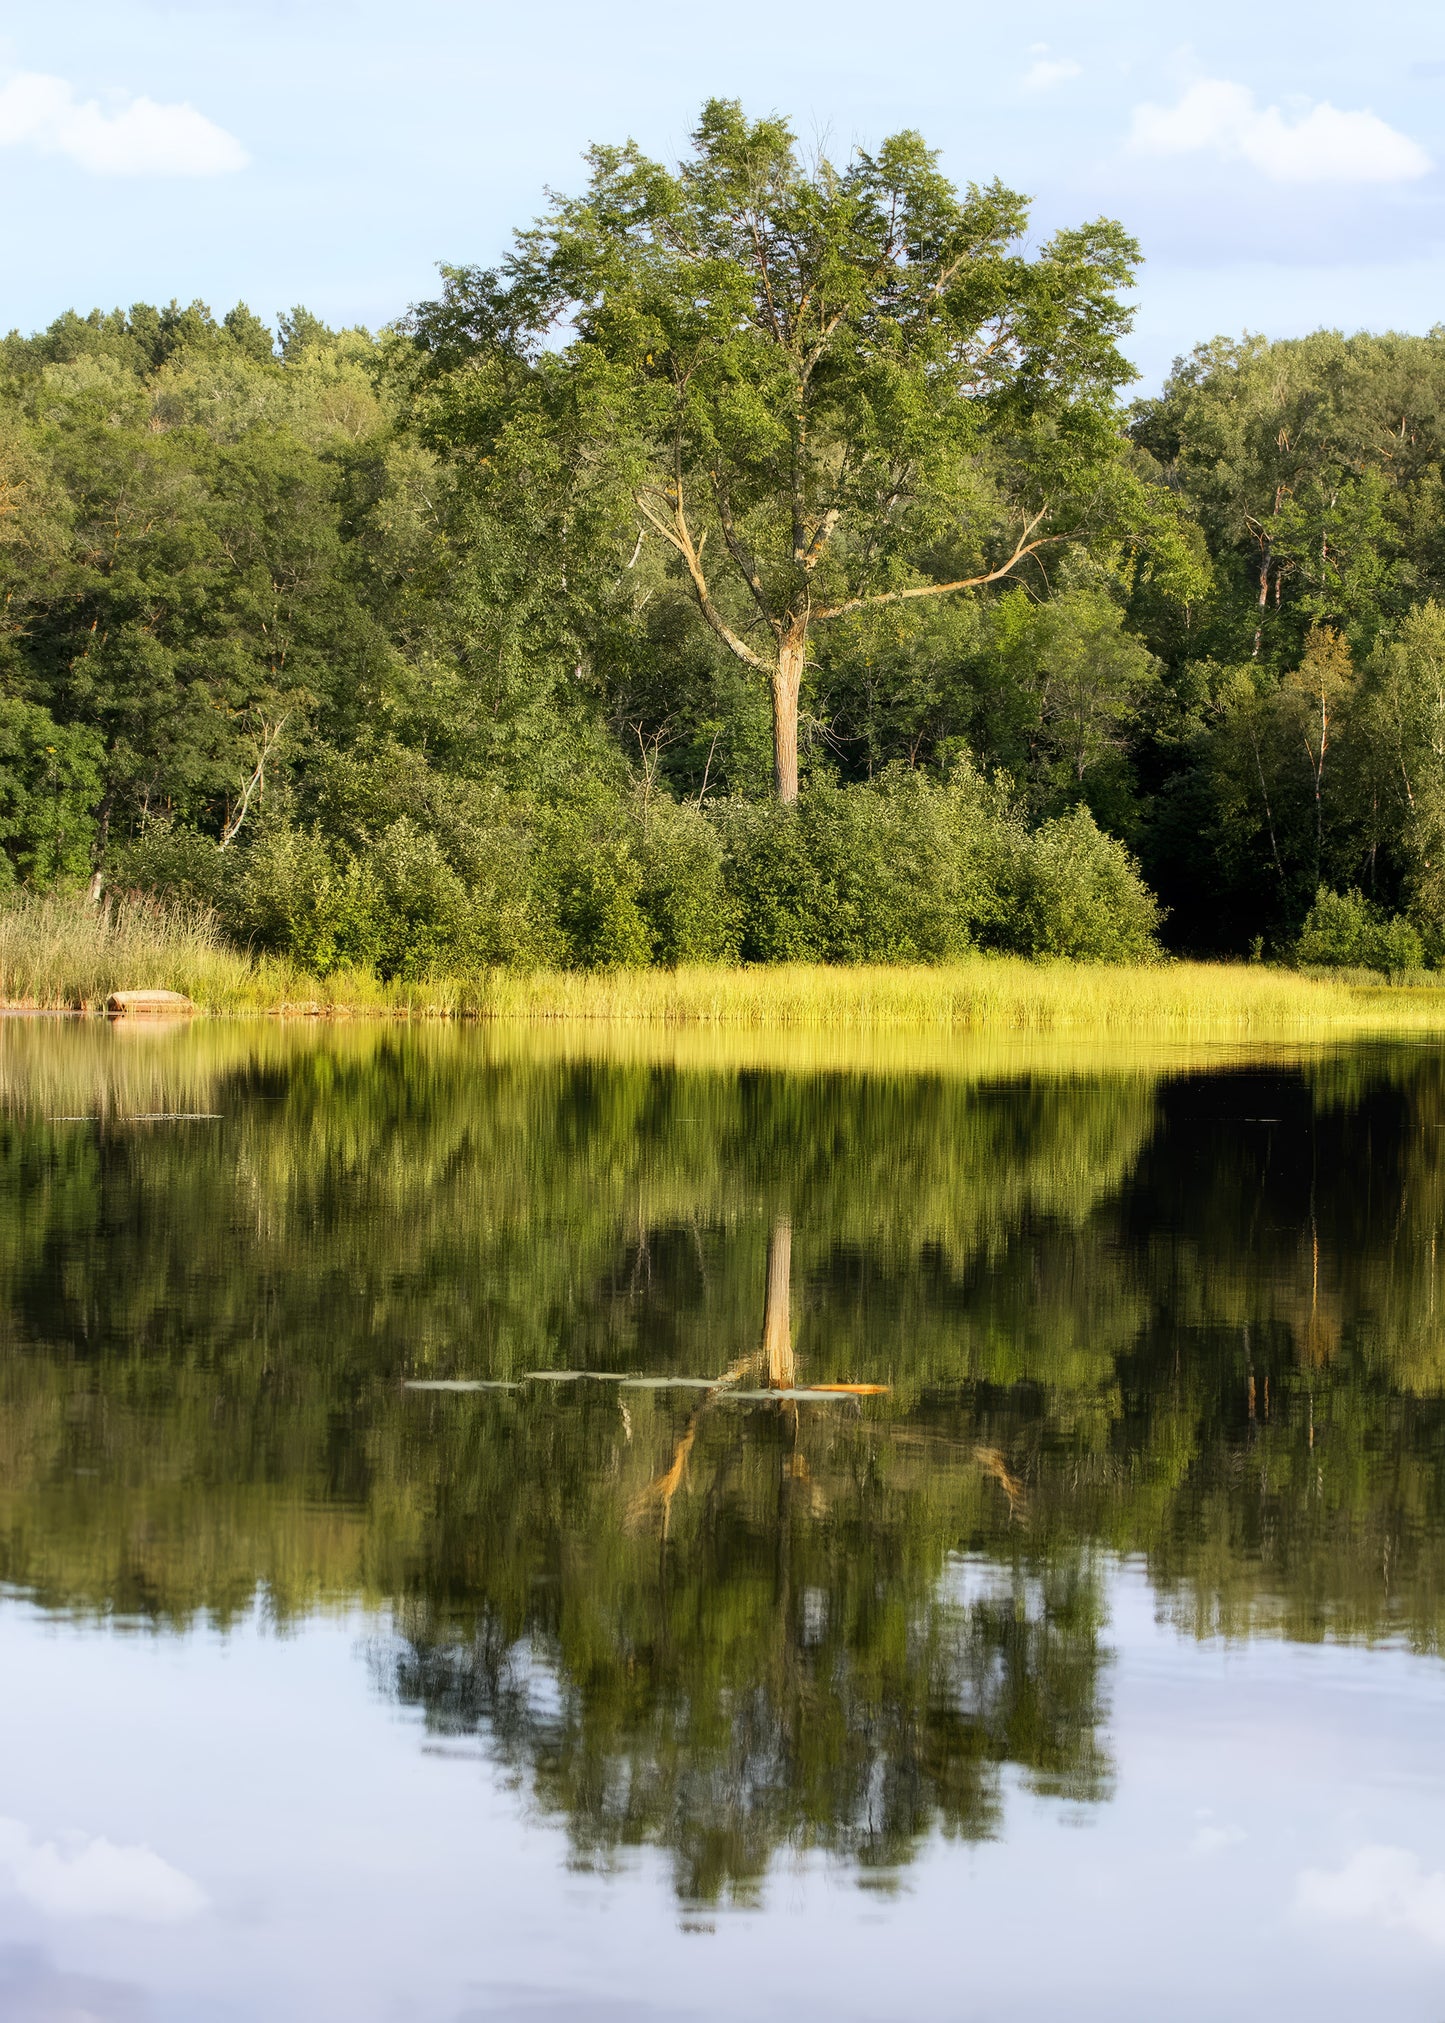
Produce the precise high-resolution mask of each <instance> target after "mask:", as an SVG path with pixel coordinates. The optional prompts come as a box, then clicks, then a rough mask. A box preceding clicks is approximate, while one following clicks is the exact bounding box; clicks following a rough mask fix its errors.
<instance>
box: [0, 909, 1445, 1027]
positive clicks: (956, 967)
mask: <svg viewBox="0 0 1445 2023" xmlns="http://www.w3.org/2000/svg"><path fill="white" fill-rule="evenodd" d="M155 988H160V989H170V990H178V991H182V992H184V993H185V995H186V996H187V997H189V998H191V999H192V1000H193V1001H194V1002H195V1003H196V1004H197V1005H198V1006H199V1007H200V1008H201V1009H202V1010H204V1011H208V1012H218V1013H239V1012H273V1013H281V1014H293V1015H295V1014H305V1013H311V1014H316V1015H336V1016H340V1015H346V1014H354V1015H360V1016H368V1015H370V1016H382V1017H386V1016H390V1017H398V1016H400V1017H410V1018H425V1017H433V1018H436V1017H441V1018H468V1017H475V1018H482V1019H489V1020H499V1021H500V1020H506V1021H529V1022H535V1021H552V1020H566V1021H576V1022H585V1023H590V1024H593V1025H599V1026H601V1025H605V1026H609V1027H614V1028H617V1027H643V1026H646V1027H652V1028H658V1027H676V1028H684V1027H686V1028H712V1029H716V1030H719V1031H721V1030H732V1031H746V1030H762V1029H771V1030H788V1029H796V1030H798V1031H810V1032H818V1033H825V1032H831V1033H835V1034H841V1033H845V1032H847V1033H867V1034H883V1033H889V1032H898V1033H923V1032H931V1033H933V1034H935V1035H939V1036H943V1035H948V1034H958V1033H960V1032H968V1031H979V1032H1016V1033H1036V1034H1041V1035H1044V1034H1069V1033H1076V1034H1089V1033H1101V1034H1104V1033H1107V1034H1110V1035H1113V1036H1117V1037H1119V1038H1125V1039H1127V1038H1129V1037H1131V1036H1133V1035H1136V1034H1142V1033H1148V1034H1152V1035H1154V1036H1155V1037H1158V1038H1166V1037H1167V1038H1171V1039H1172V1038H1217V1039H1221V1040H1226V1041H1228V1040H1232V1039H1239V1038H1251V1039H1262V1038H1266V1037H1269V1036H1271V1035H1274V1036H1278V1037H1280V1038H1287V1039H1288V1038H1309V1037H1311V1036H1316V1037H1322V1038H1323V1037H1330V1036H1342V1035H1344V1034H1346V1033H1348V1032H1362V1031H1378V1032H1409V1031H1417V1032H1445V990H1442V989H1440V988H1438V987H1428V986H1425V985H1423V984H1421V985H1416V986H1413V987H1411V986H1404V987H1402V986H1399V985H1389V984H1384V983H1381V982H1379V981H1378V980H1376V981H1373V982H1366V981H1363V980H1361V979H1359V978H1355V977H1346V976H1340V975H1326V976H1321V975H1306V974H1303V973H1301V972H1299V971H1295V970H1283V969H1271V968H1266V967H1263V966H1260V965H1249V966H1246V965H1244V964H1227V963H1185V962H1179V963H1155V964H1148V965H1141V966H1138V967H1125V966H1121V965H1111V964H1104V963H1067V962H1032V961H1025V960H1021V959H1018V958H1013V957H1004V956H974V957H970V958H968V959H966V960H963V961H959V962H953V963H946V964H938V965H936V966H928V965H922V964H918V965H909V966H904V965H900V966H897V967H882V966H861V965H860V966H857V967H845V966H842V965H839V966H823V965H814V964H777V965H770V966H766V967H763V966H759V967H755V968H747V969H744V968H737V967H705V966H698V967H684V968H679V969H675V970H667V969H638V970H619V971H612V972H605V973H604V972H595V971H566V972H542V973H523V972H519V971H504V970H493V971H489V972H486V973H484V974H479V975H475V976H470V977H468V976H437V977H432V978H424V979H420V980H403V979H393V980H391V981H386V980H383V979H381V978H378V977H377V976H376V975H375V974H373V973H372V972H371V971H369V970H364V969H354V970H338V971H335V972H333V973H332V974H330V975H328V976H326V977H324V978H323V977H316V976H312V975H308V974H307V973H306V972H305V971H304V970H303V969H301V968H300V967H299V966H298V965H297V964H295V963H293V962H291V961H289V960H288V959H287V958H285V957H282V956H273V955H263V956H254V955H250V954H248V953H246V952H245V951H244V950H241V949H238V948H236V947H234V946H233V945H232V944H231V943H229V942H228V941H227V940H226V938H225V936H224V934H223V933H222V932H221V929H220V927H219V926H218V924H217V923H216V922H215V921H214V920H213V919H211V918H210V917H209V916H207V915H205V914H198V913H195V912H187V911H185V910H182V909H179V908H175V907H168V906H167V905H166V904H164V903H163V902H159V901H155V900H145V899H121V900H117V901H113V902H111V903H109V904H107V905H104V906H101V907H93V906H90V905H89V904H87V903H86V902H85V901H84V900H83V899H80V898H77V897H76V896H74V895H60V894H39V895H23V896H22V897H20V898H19V899H16V900H12V901H10V902H9V903H8V904H6V905H5V906H3V907H0V1004H4V1005H5V1006H7V1007H10V1008H30V1009H35V1010H73V1011H98V1010H99V1009H100V1008H101V1007H102V1006H103V1004H104V1002H105V999H106V998H107V997H108V996H109V995H110V993H111V992H112V991H116V990H126V989H131V990H138V989H155Z"/></svg>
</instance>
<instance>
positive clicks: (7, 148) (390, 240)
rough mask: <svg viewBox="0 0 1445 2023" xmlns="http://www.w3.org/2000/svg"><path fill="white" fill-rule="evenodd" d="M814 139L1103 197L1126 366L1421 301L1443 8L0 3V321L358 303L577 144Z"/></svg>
mask: <svg viewBox="0 0 1445 2023" xmlns="http://www.w3.org/2000/svg"><path fill="white" fill-rule="evenodd" d="M713 94H722V95H726V96H730V97H737V98H740V99H742V101H743V103H744V104H745V106H746V107H747V108H748V110H749V111H751V112H754V113H761V112H772V111H780V112H784V113H786V114H788V115H789V116H790V117H791V118H792V119H793V121H794V124H795V126H796V128H797V130H798V132H799V133H800V135H801V136H803V137H804V138H806V139H809V140H812V139H815V138H817V137H819V136H824V137H826V139H827V141H828V144H829V146H830V148H831V149H832V150H833V151H834V152H835V153H842V152H846V150H847V149H848V148H849V147H850V146H851V145H852V144H853V143H855V142H861V143H862V144H864V145H869V144H872V143H874V142H876V141H877V140H878V139H880V138H881V137H882V136H883V135H884V134H885V133H888V132H890V131H893V130H895V129H896V128H898V127H901V126H916V127H918V128H920V129H921V130H922V131H923V133H924V134H925V135H926V136H927V138H928V139H929V140H930V141H931V142H932V143H933V144H934V145H935V146H937V147H938V148H939V149H940V150H941V151H942V155H943V161H944V165H945V167H946V168H947V170H948V171H949V172H950V173H951V174H952V175H953V176H954V177H955V178H956V179H958V180H960V181H964V180H968V179H971V178H977V179H980V180H982V179H987V178H988V177H990V176H993V175H1000V176H1002V177H1003V178H1004V179H1005V180H1006V181H1008V182H1010V183H1012V184H1014V185H1015V186H1016V187H1018V188H1021V189H1023V190H1026V191H1028V192H1029V193H1030V194H1031V195H1032V196H1033V197H1034V198H1035V200H1036V202H1035V212H1034V217H1035V223H1036V229H1037V231H1038V233H1039V234H1040V235H1042V234H1043V233H1045V232H1046V231H1047V230H1048V229H1049V228H1051V227H1052V226H1053V225H1056V224H1060V223H1069V222H1075V221H1078V220H1080V219H1082V218H1085V217H1090V216H1095V215H1097V214H1098V213H1100V212H1101V211H1102V212H1107V213H1110V214H1112V215H1114V216H1117V217H1119V218H1121V219H1122V220H1123V221H1124V222H1125V224H1126V225H1127V226H1128V227H1129V228H1130V229H1131V230H1132V231H1133V232H1134V233H1135V234H1136V236H1137V237H1138V238H1139V239H1140V240H1141V242H1142V244H1143V247H1144V251H1145V254H1146V256H1147V265H1146V267H1145V269H1144V271H1143V275H1142V278H1141V285H1140V289H1139V297H1138V315H1137V325H1136V333H1135V337H1134V340H1133V344H1132V350H1133V353H1134V356H1135V357H1136V359H1137V361H1138V363H1139V365H1140V367H1141V370H1142V371H1143V373H1144V376H1145V384H1146V385H1147V384H1151V383H1154V382H1157V380H1158V378H1159V377H1160V376H1161V375H1162V374H1163V373H1164V372H1165V371H1167V369H1168V366H1169V363H1170V360H1171V359H1172V358H1173V357H1174V356H1175V355H1176V354H1178V353H1179V352H1181V351H1184V350H1186V349H1187V348H1188V347H1189V346H1190V345H1191V344H1193V343H1195V342H1196V341H1198V340H1200V339H1202V338H1205V337H1208V336H1210V335H1212V334H1214V333H1215V332H1216V331H1226V332H1238V331H1240V330H1242V329H1245V328H1248V329H1254V330H1262V331H1265V332H1267V333H1268V334H1270V335H1288V334H1291V333H1293V332H1298V331H1302V330H1308V329H1312V328H1315V327H1316V326H1318V325H1320V324H1337V325H1342V326H1344V327H1345V328H1349V329H1355V328H1361V327H1367V328H1386V327H1393V328H1399V329H1412V330H1424V329H1428V328H1429V327H1430V325H1431V324H1432V323H1434V322H1436V321H1445V287H1442V281H1445V265H1442V252H1445V10H1441V9H1440V8H1438V7H1432V6H1426V5H1424V4H1418V0H1385V4H1383V5H1377V6H1376V7H1374V8H1360V7H1355V6H1352V7H1350V8H1345V7H1343V6H1339V5H1331V4H1326V5H1315V4H1312V5H1309V6H1306V5H1304V4H1302V0H1284V4H1279V0H1276V4H1275V5H1274V6H1273V7H1266V6H1263V5H1260V4H1258V0H1253V4H1245V0H1222V4H1216V5H1214V6H1213V7H1211V8H1210V9H1209V10H1208V12H1207V14H1206V13H1205V12H1204V11H1203V10H1199V11H1196V10H1192V9H1191V10H1184V9H1179V8H1171V7H1168V6H1160V5H1157V4H1156V5H1146V4H1143V0H1092V4H1089V5H1087V6H1085V5H1077V4H1063V0H1052V4H1050V0H1044V4H1040V5H1036V6H1034V7H1032V8H1030V9H1027V10H1023V11H1019V12H1015V11H1012V10H1004V9H1000V8H998V7H997V6H991V7H988V8H984V7H981V6H977V5H974V4H970V0H962V4H959V0H954V4H940V0H913V4H905V5H903V6H894V7H892V8H887V7H880V6H878V5H877V4H876V0H874V4H869V5H863V4H859V0H834V4H832V5H830V6H829V7H828V8H827V9H813V8H809V9H783V8H781V7H779V6H778V5H777V0H730V4H729V6H728V7H727V8H726V9H725V10H720V9H682V8H666V7H661V6H658V5H656V4H652V5H647V6H644V5H641V4H638V0H613V4H611V5H605V4H595V0H594V4H591V5H579V4H577V0H551V4H549V5H547V6H545V7H543V6H535V5H534V6H528V5H525V4H511V5H508V6H505V7H503V6H498V5H494V4H492V0H470V4H464V0H409V4H407V5H404V6H402V5H397V4H395V0H390V4H386V5H382V4H380V0H346V4H341V0H230V4H222V0H216V4H211V0H188V4H173V5H159V4H151V0H47V4H46V5H44V6H40V5H38V4H29V5H26V6H18V5H15V4H13V0H0V176H3V178H4V183H3V188H4V192H5V202H4V203H3V205H0V326H3V327H7V328H8V327H12V326H19V327H20V328H22V329H30V328H34V327H36V326H38V325H40V324H43V323H45V322H47V321H48V320H49V319H50V318H51V317H52V316H54V315H56V314H57V313H58V312H59V311H60V310H61V309H63V308H66V307H69V306H79V307H89V306H91V305H92V304H95V303H99V304H102V305H104V306H111V305H113V304H115V303H121V304H126V303H129V302H131V301H133V300H137V299H144V300H162V301H164V300H169V299H170V297H171V296H173V295H174V296H178V297H179V298H181V299H182V300H188V299H190V298H191V297H193V296H201V297H203V298H204V299H205V300H207V301H209V302H210V303H211V304H212V306H213V307H214V308H216V309H217V310H221V309H224V308H226V307H228V306H229V305H230V303H232V302H233V301H235V300H236V299H237V298H238V297H241V298H244V299H245V300H247V301H248V302H249V303H250V304H251V306H252V307H253V308H254V309H257V310H259V311H260V312H261V313H262V314H264V315H266V316H267V317H268V318H271V317H274V315H275V312H276V311H277V310H278V309H280V308H284V307H289V306H290V305H292V304H293V303H296V302H305V303H306V304H307V305H308V306H309V307H310V308H312V309H313V310H314V311H315V312H316V313H317V314H319V315H321V316H323V317H325V318H326V319H327V320H328V321H332V322H358V321H359V322H365V323H367V324H371V325H376V324H379V323H382V322H384V321H386V320H387V319H389V318H390V317H392V316H394V315H396V314H397V313H398V312H399V311H400V310H402V309H403V308H404V307H405V306H406V304H407V303H408V302H409V301H411V300H414V299H415V298H416V297H418V296H419V295H423V294H426V293H428V292H430V289H431V284H432V279H433V269H434V265H435V262H436V261H438V260H443V259H445V260H456V261H466V260H479V261H482V262H488V261H491V260H493V259H495V258H496V256H497V255H498V254H499V253H500V252H501V251H502V250H503V249H504V247H505V245H506V242H507V239H508V235H509V233H510V231H511V229H512V227H513V226H515V225H516V224H518V223H520V222H523V221H525V220H526V219H528V218H529V217H531V216H532V215H533V214H534V213H535V212H536V210H537V209H538V208H539V205H540V202H541V199H542V192H543V189H544V186H545V185H547V184H552V185H554V186H557V187H563V188H565V187H568V186H575V184H576V183H577V181H578V179H579V177H580V175H581V173H582V171H581V167H580V162H579V156H580V153H581V150H582V149H583V147H584V146H585V145H586V143H587V142H588V140H590V139H620V138H622V137H624V136H626V135H628V134H631V135H632V136H634V137H635V138H636V139H637V140H638V141H640V142H641V143H642V144H643V145H644V146H645V147H647V148H649V149H651V150H652V151H654V152H658V153H663V154H675V153H677V152H679V151H680V150H681V148H682V146H683V145H684V143H685V140H686V135H687V132H688V129H689V126H690V124H691V123H692V119H693V116H694V115H695V113H696V110H697V107H698V105H699V103H700V102H701V100H702V99H703V98H704V97H706V96H709V95H713Z"/></svg>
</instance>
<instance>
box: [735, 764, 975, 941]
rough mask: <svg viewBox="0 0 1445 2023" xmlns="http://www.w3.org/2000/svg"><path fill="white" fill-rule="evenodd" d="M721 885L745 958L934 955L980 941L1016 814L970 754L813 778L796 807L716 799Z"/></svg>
mask: <svg viewBox="0 0 1445 2023" xmlns="http://www.w3.org/2000/svg"><path fill="white" fill-rule="evenodd" d="M712 819H713V820H714V821H715V822H716V824H717V826H718V829H719V833H720V834H721V836H722V839H723V848H724V853H725V870H726V876H727V882H728V886H729V890H730V891H731V893H732V896H733V899H734V901H735V903H736V906H737V909H738V915H739V918H740V920H741V922H742V937H741V948H742V953H743V955H744V957H745V958H746V959H747V960H749V961H754V962H939V961H943V960H946V959H947V958H948V957H950V956H956V955H962V954H963V953H964V952H965V951H966V950H968V949H969V948H970V947H972V946H974V945H975V944H976V943H979V942H983V941H986V940H987V939H988V937H989V935H990V933H991V932H992V930H993V928H994V926H995V924H996V921H997V917H998V913H999V899H998V874H999V867H1000V865H1001V863H1003V862H1004V861H1005V860H1006V858H1007V855H1008V848H1007V842H1008V839H1009V838H1010V837H1011V835H1012V830H1013V818H1012V816H1011V814H1010V812H1009V809H1008V804H1007V801H1006V799H1005V797H1004V796H1003V795H1002V793H1001V792H1000V791H999V790H998V789H997V788H995V787H993V786H991V785H990V784H989V783H988V782H986V781H984V780H983V779H982V778H981V777H980V776H979V775H978V774H977V773H976V772H974V771H973V769H972V767H970V766H968V765H967V764H964V765H960V766H958V767H956V768H955V770H954V772H953V773H952V774H951V776H950V777H949V779H948V780H947V781H946V782H944V783H943V784H940V783H939V782H937V781H935V780H933V779H930V778H929V777H928V776H927V775H926V774H923V773H917V772H912V771H910V770H908V769H907V768H903V767H899V768H896V769H893V770H891V771H890V772H888V773H886V774H884V776H883V777H882V778H881V779H880V780H878V781H876V782H874V783H873V784H871V785H869V786H866V787H848V788H840V787H835V786H831V785H827V784H815V785H813V786H811V787H810V788H809V789H808V791H807V792H806V794H805V795H804V796H803V798H802V800H801V801H800V802H799V803H798V805H797V806H796V807H795V808H779V807H775V806H769V805H758V804H755V803H748V802H730V803H726V802H725V803H723V804H722V806H721V807H720V808H719V809H718V810H717V811H716V813H715V814H714V816H713V818H712Z"/></svg>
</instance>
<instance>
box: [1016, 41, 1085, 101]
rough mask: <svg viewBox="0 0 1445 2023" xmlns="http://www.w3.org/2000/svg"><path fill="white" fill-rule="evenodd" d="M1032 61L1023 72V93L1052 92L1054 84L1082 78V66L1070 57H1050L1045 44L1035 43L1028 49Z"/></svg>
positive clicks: (1047, 46)
mask: <svg viewBox="0 0 1445 2023" xmlns="http://www.w3.org/2000/svg"><path fill="white" fill-rule="evenodd" d="M1029 55H1030V56H1031V57H1032V58H1033V59H1034V60H1033V62H1032V63H1031V64H1030V65H1029V67H1028V69H1027V70H1026V71H1025V72H1024V76H1023V88H1024V90H1025V91H1052V90H1053V88H1054V86H1055V85H1056V84H1067V83H1068V81H1069V79H1070V78H1071V77H1082V76H1083V74H1084V68H1083V65H1082V64H1080V63H1075V61H1074V59H1073V57H1072V56H1050V55H1049V45H1048V43H1047V42H1035V43H1033V44H1032V45H1031V46H1030V48H1029Z"/></svg>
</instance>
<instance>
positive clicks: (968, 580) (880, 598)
mask: <svg viewBox="0 0 1445 2023" xmlns="http://www.w3.org/2000/svg"><path fill="white" fill-rule="evenodd" d="M1048 511H1049V509H1048V507H1047V505H1044V506H1041V507H1040V508H1039V510H1038V512H1037V513H1035V515H1034V517H1033V518H1032V519H1031V520H1030V521H1029V523H1028V525H1027V526H1026V527H1025V528H1024V530H1023V533H1022V534H1021V535H1020V536H1019V540H1018V544H1017V546H1016V547H1015V549H1014V551H1013V553H1012V554H1011V555H1010V556H1009V558H1008V560H1007V561H1006V562H1000V563H999V565H998V567H997V568H996V569H987V570H985V571H984V572H983V573H982V574H981V575H978V576H960V577H958V578H957V579H956V581H954V582H952V583H919V584H916V585H915V586H914V587H913V588H912V589H909V590H876V591H874V592H873V593H872V595H871V596H868V597H850V598H848V600H847V601H846V603H843V604H833V605H830V606H829V607H828V608H827V609H826V610H824V611H815V612H814V613H813V616H814V618H815V619H820V618H841V617H842V616H843V615H844V614H845V613H846V612H849V611H870V610H873V609H874V608H875V607H876V606H878V605H880V604H903V603H906V602H907V601H909V600H910V599H912V598H915V597H946V596H947V595H948V594H949V592H950V591H952V590H977V589H980V588H981V587H982V586H983V585H984V584H985V583H997V582H999V581H1000V579H1001V578H1003V577H1005V576H1007V575H1008V574H1009V573H1010V571H1012V570H1014V569H1016V568H1017V567H1018V565H1019V563H1020V562H1022V561H1023V560H1024V559H1025V558H1026V557H1027V556H1029V555H1033V554H1037V552H1038V550H1039V549H1040V548H1047V547H1049V546H1050V545H1051V544H1053V543H1055V542H1058V541H1067V540H1068V539H1069V538H1070V537H1069V536H1068V535H1067V534H1041V535H1039V537H1038V539H1037V540H1031V539H1030V538H1029V537H1030V536H1031V535H1032V534H1033V532H1034V529H1035V528H1036V527H1038V526H1040V525H1041V524H1042V522H1043V521H1044V520H1045V519H1046V518H1047V517H1048Z"/></svg>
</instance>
